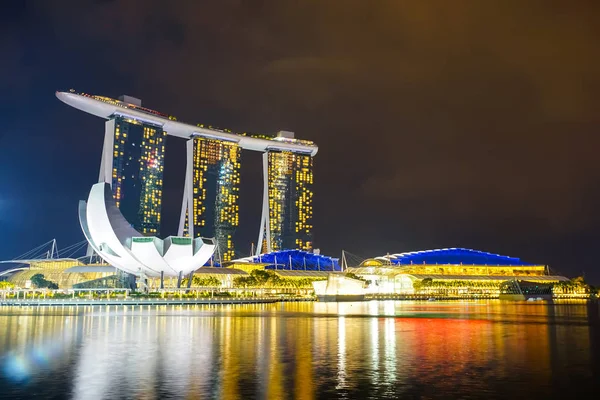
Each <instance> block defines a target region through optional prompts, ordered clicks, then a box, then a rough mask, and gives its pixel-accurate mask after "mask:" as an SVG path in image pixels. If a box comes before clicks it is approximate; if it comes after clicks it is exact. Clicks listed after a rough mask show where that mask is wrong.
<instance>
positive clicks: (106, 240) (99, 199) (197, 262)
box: [79, 182, 216, 277]
mask: <svg viewBox="0 0 600 400" xmlns="http://www.w3.org/2000/svg"><path fill="white" fill-rule="evenodd" d="M79 221H80V223H81V229H82V230H83V234H84V235H85V237H86V239H87V241H88V242H89V243H90V246H91V247H92V248H93V249H94V250H95V251H96V253H97V254H98V255H99V256H100V257H102V259H104V260H105V261H106V262H108V263H109V264H111V265H113V266H114V267H116V268H118V269H120V270H123V271H125V272H128V273H130V274H134V275H136V276H141V275H146V276H148V277H159V276H161V275H163V276H179V277H181V276H182V275H188V274H190V273H192V272H193V271H195V270H197V269H198V268H200V267H202V266H203V265H205V264H206V262H207V261H208V260H209V259H210V257H212V255H213V253H214V251H215V248H216V243H215V240H214V239H207V238H195V239H192V238H189V237H176V236H169V237H168V238H166V239H165V240H162V239H159V238H157V237H148V236H144V235H142V234H141V233H139V232H138V231H136V230H135V229H134V228H133V227H132V226H131V225H130V224H129V222H127V220H126V219H125V217H123V214H121V211H119V209H118V207H117V205H116V203H115V200H114V199H113V195H112V190H111V188H110V185H109V184H108V183H104V182H101V183H97V184H95V185H94V186H92V189H91V191H90V195H89V197H88V200H87V203H86V202H85V201H84V200H82V201H80V202H79Z"/></svg>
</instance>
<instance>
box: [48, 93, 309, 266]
mask: <svg viewBox="0 0 600 400" xmlns="http://www.w3.org/2000/svg"><path fill="white" fill-rule="evenodd" d="M56 96H57V97H58V98H59V99H60V100H61V101H63V102H64V103H66V104H68V105H70V106H72V107H74V108H77V109H79V110H82V111H85V112H87V113H89V114H93V115H96V116H98V117H102V118H105V119H106V120H107V121H106V122H105V130H104V146H103V149H102V159H101V163H100V174H99V179H98V180H99V182H107V183H109V184H110V185H111V187H112V191H113V196H114V198H115V201H116V203H117V206H118V207H119V210H120V211H121V213H122V214H123V215H124V216H125V218H126V219H127V221H129V222H130V223H131V224H132V226H133V227H134V228H135V229H136V230H138V231H139V232H142V233H143V234H146V235H153V236H154V235H160V232H159V230H160V222H161V204H162V194H163V169H164V157H165V142H166V138H167V136H175V137H179V138H183V139H185V140H187V147H186V149H187V151H186V154H187V165H186V172H185V185H184V188H183V201H182V206H181V216H180V221H179V232H178V235H179V236H190V237H199V236H202V237H214V238H215V239H216V240H217V244H218V252H219V255H220V257H221V259H222V260H223V261H229V260H231V259H233V258H235V254H234V247H235V243H234V233H235V230H236V228H237V226H238V224H239V192H240V186H239V185H240V166H241V163H240V159H241V151H242V149H246V150H253V151H259V152H262V159H263V182H264V184H263V204H262V217H261V222H260V227H259V231H258V232H259V235H258V241H257V243H258V245H257V246H256V254H257V255H258V254H260V253H261V251H263V250H264V251H266V252H271V251H275V250H282V249H301V250H311V249H312V228H313V226H312V217H313V210H312V208H313V190H312V186H313V159H312V158H313V156H314V155H315V154H316V153H317V151H318V147H317V146H316V145H315V144H314V143H313V142H310V141H307V140H300V139H296V138H295V137H294V133H292V132H286V131H280V132H278V133H277V134H276V135H273V136H268V135H255V134H245V133H244V134H236V133H232V132H231V131H229V130H221V129H215V128H212V127H205V126H203V125H190V124H186V123H182V122H179V121H177V119H176V118H174V117H172V116H169V115H166V114H163V113H161V112H158V111H154V110H150V109H147V108H145V107H142V102H141V100H139V99H136V98H133V97H129V96H121V97H120V98H119V100H115V99H111V98H108V97H103V96H96V95H90V94H85V93H76V92H75V91H73V90H71V91H69V92H57V93H56Z"/></svg>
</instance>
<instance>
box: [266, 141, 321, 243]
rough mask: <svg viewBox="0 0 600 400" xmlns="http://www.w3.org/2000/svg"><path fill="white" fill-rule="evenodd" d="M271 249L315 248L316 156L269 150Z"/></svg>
mask: <svg viewBox="0 0 600 400" xmlns="http://www.w3.org/2000/svg"><path fill="white" fill-rule="evenodd" d="M268 154H269V155H268V157H269V167H268V179H269V180H268V187H269V229H270V232H271V249H272V250H273V251H277V250H283V249H299V250H306V251H309V250H311V249H312V228H313V226H312V217H313V210H312V208H313V190H312V186H313V159H312V157H311V156H310V155H307V154H297V153H292V152H285V151H270V152H269V153H268Z"/></svg>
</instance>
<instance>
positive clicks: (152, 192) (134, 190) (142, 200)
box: [112, 117, 167, 236]
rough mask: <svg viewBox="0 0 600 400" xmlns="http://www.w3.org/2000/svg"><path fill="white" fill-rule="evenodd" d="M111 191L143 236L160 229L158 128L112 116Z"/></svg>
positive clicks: (161, 145) (161, 144)
mask: <svg viewBox="0 0 600 400" xmlns="http://www.w3.org/2000/svg"><path fill="white" fill-rule="evenodd" d="M114 122H115V125H114V126H115V132H114V146H113V157H112V159H113V162H112V190H113V196H114V198H115V201H116V203H117V207H119V209H120V210H121V213H122V214H123V216H124V217H125V218H126V219H127V221H129V223H131V225H132V226H133V227H134V228H135V229H136V230H137V231H139V232H141V233H143V234H144V235H152V236H156V235H158V234H159V230H160V212H161V202H162V201H161V200H162V187H163V168H164V155H165V141H166V135H167V133H166V132H165V131H163V130H162V128H161V127H158V126H154V125H149V124H146V123H142V122H139V121H136V120H133V119H129V118H123V117H116V118H115V119H114Z"/></svg>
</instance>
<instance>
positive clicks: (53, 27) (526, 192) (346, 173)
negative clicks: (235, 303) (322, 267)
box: [0, 0, 600, 283]
mask: <svg viewBox="0 0 600 400" xmlns="http://www.w3.org/2000/svg"><path fill="white" fill-rule="evenodd" d="M167 4H169V5H168V6H167ZM599 11H600V3H599V2H597V1H583V0H582V1H576V2H551V1H527V2H523V1H505V0H501V1H491V0H490V1H481V0H473V1H458V0H457V1H442V0H440V1H400V0H394V1H387V2H386V1H349V0H343V1H341V0H340V1H322V0H319V1H282V0H274V1H224V0H220V1H218V2H216V1H215V2H201V1H172V2H163V1H154V0H137V1H91V0H73V1H41V0H40V1H15V2H12V4H11V2H2V9H1V10H0V55H1V56H0V93H1V95H0V259H7V258H12V257H14V256H17V255H19V254H21V253H23V252H25V251H27V250H29V249H31V248H32V247H35V246H36V245H38V244H41V243H43V242H45V241H47V240H50V239H52V238H54V237H56V238H57V240H58V245H59V247H60V246H63V247H64V246H67V245H69V244H72V243H75V242H79V241H81V240H83V235H82V234H81V232H80V228H79V223H78V219H77V202H78V200H80V199H84V198H86V197H87V193H88V191H89V189H90V186H91V185H92V184H93V183H95V182H96V181H97V177H98V170H99V165H100V154H101V144H102V139H103V130H104V125H103V120H102V119H100V118H97V117H94V116H91V115H88V114H85V113H83V112H80V111H78V110H76V109H73V108H71V107H69V106H67V105H65V104H63V103H61V102H60V101H59V100H58V99H56V97H55V91H56V90H68V89H69V88H74V89H76V90H77V91H81V92H86V93H93V94H101V95H105V96H109V97H118V96H119V95H121V94H129V95H132V96H135V97H139V98H141V99H142V100H143V105H144V106H146V107H149V108H152V109H156V110H159V111H163V112H165V113H169V114H172V115H175V116H177V117H178V119H179V120H182V121H187V122H192V123H200V122H201V123H205V124H211V125H213V126H219V127H223V128H229V129H232V130H233V131H248V132H265V133H273V132H276V131H278V130H282V129H283V130H290V131H294V132H296V136H297V137H299V138H303V139H310V140H314V141H315V142H316V143H317V144H318V145H319V148H320V150H319V153H318V154H317V156H316V158H315V204H314V216H315V218H314V226H315V230H314V241H315V245H316V246H317V247H319V248H321V251H322V253H326V254H329V255H333V256H336V257H339V255H340V251H341V249H345V250H347V251H349V252H351V253H353V254H356V255H358V256H360V257H369V256H378V255H384V254H386V253H388V252H389V253H397V252H404V251H413V250H424V249H432V248H439V247H468V248H475V249H479V250H484V251H490V252H493V253H500V254H506V255H511V256H517V257H521V258H522V259H524V260H525V261H530V262H538V263H544V264H548V265H549V266H550V267H551V269H552V270H553V271H554V272H556V273H561V274H565V275H568V276H576V275H581V274H582V273H585V276H586V277H587V278H588V279H589V280H590V281H591V282H592V283H600V265H598V260H599V259H600V257H599V256H598V255H597V248H598V247H599V246H600V234H599V233H598V227H599V223H600V165H599V162H598V159H599V158H598V156H597V153H598V151H599V149H600V140H599V128H600V112H599V111H600V107H599V106H600V101H599V100H600V99H599V96H600V94H599V93H600V47H599V46H600V44H599V43H600V23H598V21H600V12H599ZM184 148H185V144H184V141H183V140H179V139H177V138H169V139H168V142H167V157H166V164H165V174H166V175H165V188H164V189H165V190H164V199H163V200H164V207H163V222H164V224H163V227H162V228H163V235H167V234H175V233H176V227H177V222H178V221H177V220H178V214H179V209H180V204H181V198H182V188H183V173H184ZM260 185H261V171H260V156H259V154H257V153H251V152H245V153H244V154H243V156H242V188H241V199H240V201H241V203H240V206H241V216H240V219H241V221H240V223H241V226H240V228H239V230H238V237H237V239H238V240H237V248H238V251H239V253H240V255H247V253H249V252H250V243H251V242H252V241H253V240H256V237H257V234H258V223H259V220H260V201H261V195H262V193H261V187H260Z"/></svg>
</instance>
